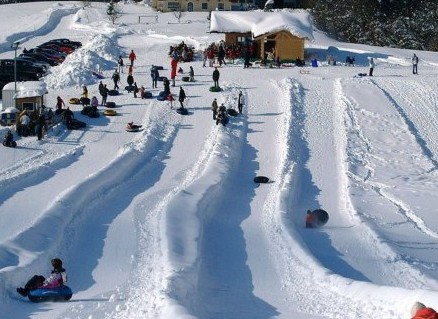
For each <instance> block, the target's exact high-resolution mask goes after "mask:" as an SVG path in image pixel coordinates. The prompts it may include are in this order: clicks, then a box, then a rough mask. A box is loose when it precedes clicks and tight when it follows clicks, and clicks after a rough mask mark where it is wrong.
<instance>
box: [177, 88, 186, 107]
mask: <svg viewBox="0 0 438 319" xmlns="http://www.w3.org/2000/svg"><path fill="white" fill-rule="evenodd" d="M185 99H186V92H185V91H184V89H183V87H182V86H180V87H179V95H178V101H179V103H180V104H181V108H182V109H183V108H184V104H183V103H184V100H185Z"/></svg>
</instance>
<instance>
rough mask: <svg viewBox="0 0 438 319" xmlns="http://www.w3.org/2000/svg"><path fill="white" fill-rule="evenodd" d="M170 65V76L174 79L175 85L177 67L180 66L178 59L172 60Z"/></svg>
mask: <svg viewBox="0 0 438 319" xmlns="http://www.w3.org/2000/svg"><path fill="white" fill-rule="evenodd" d="M170 67H171V71H170V78H171V79H172V86H175V77H176V69H177V67H178V60H176V59H172V61H171V62H170Z"/></svg>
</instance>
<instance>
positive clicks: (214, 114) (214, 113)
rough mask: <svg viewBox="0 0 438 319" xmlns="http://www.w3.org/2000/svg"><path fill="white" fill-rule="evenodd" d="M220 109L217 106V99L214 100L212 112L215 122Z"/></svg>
mask: <svg viewBox="0 0 438 319" xmlns="http://www.w3.org/2000/svg"><path fill="white" fill-rule="evenodd" d="M218 108H219V106H218V105H217V99H214V100H213V103H211V110H212V111H213V120H216V115H217V111H218Z"/></svg>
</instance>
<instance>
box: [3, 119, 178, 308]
mask: <svg viewBox="0 0 438 319" xmlns="http://www.w3.org/2000/svg"><path fill="white" fill-rule="evenodd" d="M179 121H180V116H176V115H175V113H174V112H160V113H159V114H158V118H152V119H150V120H149V123H148V125H145V126H147V128H146V129H145V130H144V131H143V132H142V134H139V136H138V137H137V138H136V139H134V140H133V141H132V142H130V143H128V144H127V145H126V146H125V147H124V149H122V150H121V152H120V153H119V155H118V156H117V157H116V158H115V159H114V160H113V161H112V162H110V163H109V164H108V165H107V166H106V167H104V168H102V169H101V170H99V171H98V172H96V173H95V174H94V175H92V176H89V177H88V178H86V179H85V180H84V181H83V182H81V183H80V184H77V185H75V186H73V187H71V188H70V189H68V190H66V191H65V192H64V193H63V194H60V195H59V196H58V197H57V198H56V200H55V201H54V202H53V203H52V205H51V206H50V207H48V209H47V211H46V212H44V214H43V216H44V217H43V218H41V219H40V220H38V221H37V222H36V223H35V224H34V225H33V227H32V228H30V229H28V230H26V231H25V232H23V233H21V234H20V235H18V236H17V237H16V238H14V239H12V240H10V241H8V242H6V243H4V244H2V245H0V256H2V258H1V261H0V262H1V265H0V276H1V277H2V278H1V279H2V280H0V282H2V283H3V287H1V288H2V289H1V293H2V295H1V296H0V297H2V298H6V295H5V292H6V291H7V290H11V289H12V286H13V285H14V284H15V283H16V282H18V281H20V280H18V278H22V277H24V276H23V274H26V273H27V271H26V269H27V268H32V269H34V270H36V271H37V272H38V270H43V269H45V268H46V262H47V260H48V259H50V256H53V255H60V257H61V258H62V259H63V260H65V262H66V263H67V264H69V265H70V269H71V271H70V272H69V273H70V276H72V277H74V278H78V279H79V278H80V280H77V281H76V282H75V284H74V286H73V287H72V288H73V289H74V290H75V291H81V290H84V289H87V288H89V287H90V286H91V285H92V284H93V282H94V281H93V279H92V278H91V275H92V273H93V269H95V267H96V263H97V260H98V257H99V256H100V255H101V251H102V249H103V239H104V238H105V236H106V232H107V228H108V225H109V224H111V220H113V219H115V218H116V217H117V216H118V215H119V214H120V212H122V211H123V209H124V206H127V205H129V203H130V201H131V200H132V199H133V198H134V197H135V196H136V195H137V194H133V193H132V189H138V193H141V192H143V191H144V190H145V189H147V188H149V187H151V186H152V185H153V184H154V182H156V181H157V180H158V179H159V172H160V171H161V170H162V169H163V167H164V165H163V164H162V162H163V160H164V159H165V157H166V154H167V151H168V150H169V149H170V147H171V145H172V142H173V139H174V137H175V136H176V133H177V131H178V128H179ZM146 175H148V176H149V177H150V178H144V176H146ZM154 176H155V178H153V177H154ZM90 190H94V191H90ZM125 190H126V191H125ZM112 203H117V205H112ZM152 226H153V225H152ZM152 226H151V227H152ZM155 226H156V225H155ZM89 231H92V232H93V233H94V236H93V237H91V236H89V235H84V236H83V235H82V232H85V233H87V232H89ZM51 238H57V240H56V241H51V240H49V239H51ZM83 238H85V239H87V242H86V243H85V242H83ZM90 238H93V240H92V241H91V242H90V240H89V239H90ZM84 247H87V249H88V251H93V252H95V253H96V258H95V259H93V260H83V259H82V258H80V256H81V255H82V254H83V253H82V250H83V249H84ZM41 251H43V252H44V253H41ZM59 252H62V253H61V254H60V253H59ZM19 256H28V259H27V260H19V259H18V257H19ZM5 257H7V258H5ZM21 281H22V279H21ZM78 295H79V296H80V293H79V294H78ZM67 307H68V306H67V305H66V308H67Z"/></svg>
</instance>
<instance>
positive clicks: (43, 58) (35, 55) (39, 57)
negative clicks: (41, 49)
mask: <svg viewBox="0 0 438 319" xmlns="http://www.w3.org/2000/svg"><path fill="white" fill-rule="evenodd" d="M22 56H29V57H32V58H34V59H36V60H38V61H42V62H46V63H49V64H50V66H55V65H58V64H60V63H61V62H59V61H57V60H55V59H51V58H49V57H47V56H46V55H44V54H41V53H21V54H20V55H19V57H22Z"/></svg>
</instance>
